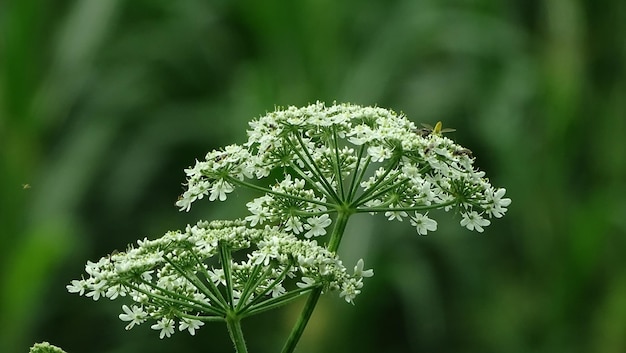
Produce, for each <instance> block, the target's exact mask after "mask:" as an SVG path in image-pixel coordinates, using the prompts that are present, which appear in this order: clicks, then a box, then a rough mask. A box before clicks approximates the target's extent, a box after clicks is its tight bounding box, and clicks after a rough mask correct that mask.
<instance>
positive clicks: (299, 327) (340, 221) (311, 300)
mask: <svg viewBox="0 0 626 353" xmlns="http://www.w3.org/2000/svg"><path fill="white" fill-rule="evenodd" d="M353 212H354V210H350V209H342V210H339V212H338V214H337V219H336V220H335V227H334V228H333V232H332V234H331V235H330V239H329V240H328V250H330V251H332V252H336V251H337V248H338V247H339V243H340V242H341V238H342V237H343V233H344V231H345V230H346V225H347V224H348V218H350V216H351V215H352V213H353ZM321 295H322V288H321V287H319V288H315V289H313V290H312V291H311V295H309V297H308V298H307V301H306V303H305V304H304V308H303V309H302V313H301V314H300V317H299V318H298V321H297V322H296V325H295V326H294V328H293V330H292V331H291V334H290V335H289V338H288V339H287V342H286V343H285V346H283V350H282V351H281V352H282V353H293V351H294V350H295V349H296V345H297V344H298V341H299V340H300V338H301V337H302V333H303V332H304V328H305V327H306V325H307V323H308V322H309V319H310V318H311V315H312V314H313V310H314V309H315V306H316V305H317V301H318V300H319V299H320V296H321Z"/></svg>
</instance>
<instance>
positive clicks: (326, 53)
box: [0, 0, 626, 353]
mask: <svg viewBox="0 0 626 353" xmlns="http://www.w3.org/2000/svg"><path fill="white" fill-rule="evenodd" d="M0 35H1V37H0V347H3V348H1V349H0V350H1V351H2V352H6V353H18V352H26V351H27V350H28V347H29V346H30V345H32V344H33V343H34V342H36V341H43V340H46V341H49V342H51V343H53V344H55V345H58V346H62V347H64V348H65V349H66V350H67V351H68V352H70V353H81V352H82V353H87V352H89V353H131V352H153V353H159V352H190V353H191V352H231V351H232V347H231V344H230V342H229V340H228V335H227V332H226V329H225V327H224V326H223V325H221V324H217V323H215V324H207V325H206V326H205V327H204V328H202V329H201V330H200V332H199V333H198V335H197V336H196V337H190V336H189V335H186V334H176V335H174V336H173V338H170V339H167V340H159V339H158V332H156V331H153V330H151V329H150V327H149V325H143V326H139V327H138V328H134V329H133V330H132V331H125V330H124V324H123V323H122V322H121V321H119V320H118V319H117V315H118V314H119V312H120V307H121V304H122V303H121V302H119V301H115V302H111V301H106V300H101V301H99V302H97V303H93V302H92V301H91V300H90V299H86V298H83V297H78V296H76V295H70V294H68V293H67V292H66V290H65V285H66V284H67V283H69V281H70V280H71V279H75V278H79V277H80V275H81V274H82V272H83V266H84V264H85V262H86V261H87V260H88V259H91V260H95V259H98V258H99V257H101V256H104V255H106V254H108V253H110V252H111V251H113V250H114V249H119V250H122V249H124V248H125V247H126V244H127V243H131V242H134V241H135V240H136V239H138V238H143V237H144V236H149V237H156V236H160V235H162V234H163V233H164V232H166V231H167V230H170V229H179V228H183V227H184V225H185V224H187V223H195V221H196V220H197V219H199V218H203V219H214V218H220V217H221V218H224V217H226V218H234V217H239V216H242V215H243V213H242V212H243V208H242V205H243V204H244V203H245V202H246V201H247V200H249V199H250V197H252V196H253V194H251V193H247V192H240V193H238V194H237V195H236V196H235V197H232V198H230V199H229V201H228V202H226V203H214V204H212V203H209V202H199V203H197V204H196V206H195V208H194V209H193V210H192V212H190V213H179V212H178V211H177V209H176V208H175V206H174V202H175V201H176V198H177V196H178V195H179V194H180V193H181V192H182V186H181V184H182V183H183V182H184V174H183V168H185V167H187V166H188V165H190V164H192V163H194V159H195V158H202V157H203V156H204V154H205V153H206V152H207V151H209V150H211V149H214V148H217V147H220V146H224V145H226V144H230V143H241V142H243V141H244V139H245V130H246V128H247V121H249V120H250V119H252V118H254V117H258V116H260V115H263V114H264V113H265V112H267V111H271V110H273V109H274V107H275V106H276V105H279V106H284V105H298V106H300V105H305V104H307V103H310V102H315V101H316V100H321V101H326V102H328V103H332V102H333V101H335V100H336V101H338V102H352V103H355V104H362V105H375V104H376V105H379V106H382V107H385V108H390V109H393V110H395V111H401V112H404V113H405V114H407V115H408V116H409V118H411V119H412V120H413V121H415V122H416V123H420V122H425V123H431V124H433V123H434V122H436V121H438V120H441V121H443V122H444V127H445V126H448V127H454V128H456V129H457V132H455V133H452V134H451V135H450V136H451V137H453V138H455V139H456V140H457V141H459V142H460V143H461V144H463V145H464V146H466V147H468V148H470V149H471V150H472V151H474V155H475V156H476V157H477V165H478V166H480V167H481V168H482V169H484V170H486V172H487V175H488V176H490V179H491V181H492V183H493V184H495V185H497V186H502V187H506V188H507V190H508V196H509V197H511V198H512V199H513V203H512V205H511V207H510V209H509V213H508V214H507V216H506V217H505V218H503V219H501V220H496V221H495V222H493V225H492V226H491V227H489V228H488V229H487V230H486V232H485V233H484V234H477V233H471V232H469V231H466V230H464V229H461V227H459V225H458V222H459V219H458V217H456V218H455V217H453V216H452V215H441V217H439V224H440V230H439V232H437V233H435V234H433V235H431V236H428V237H419V236H417V235H416V234H415V231H414V230H413V229H412V227H411V226H410V225H409V224H408V223H406V224H398V223H393V224H389V223H387V222H385V221H384V219H383V218H382V217H366V216H362V217H355V218H353V220H352V223H350V224H349V226H348V230H347V231H348V233H347V234H346V236H345V237H344V243H343V244H342V247H341V249H340V253H341V255H342V256H343V257H345V259H346V262H347V263H353V261H354V260H355V259H358V258H359V257H364V258H365V259H366V264H367V266H368V267H370V266H371V267H373V268H374V269H375V273H376V275H375V276H374V277H373V278H371V279H369V280H368V282H367V283H366V286H365V288H364V291H363V294H362V295H361V296H360V297H359V298H357V303H356V306H351V305H347V304H345V303H344V302H342V300H341V299H339V298H337V297H336V296H328V297H325V298H324V299H323V300H322V302H321V304H320V305H319V307H318V309H317V311H316V312H315V314H314V316H313V319H312V322H311V324H310V325H309V327H308V328H307V331H306V333H305V336H304V338H303V340H302V341H301V344H300V346H299V350H298V352H301V353H319V352H363V353H365V352H466V353H471V352H481V353H485V352H494V353H495V352H498V353H503V352H520V353H522V352H524V353H526V352H546V353H547V352H551V353H552V352H603V353H612V352H615V353H618V352H625V351H626V256H624V255H623V253H624V250H625V249H626V238H625V235H626V143H625V134H626V40H625V38H626V2H624V1H622V0H596V1H591V0H589V1H581V0H570V1H567V0H562V1H559V0H547V1H541V0H508V1H495V0H465V1H462V0H418V1H412V0H392V1H382V0H381V1H356V0H348V1H330V0H301V1H280V0H266V1H250V0H248V1H232V2H231V1H224V0H222V1H201V0H177V1H169V0H167V1H166V0H135V1H119V0H74V1H69V0H57V1H43V0H19V1H18V0H4V1H2V2H1V3H0ZM298 310H299V307H298V305H293V306H290V307H287V308H284V309H283V310H279V311H277V312H273V313H267V314H264V315H261V316H259V317H255V318H251V319H249V320H247V321H244V330H245V333H246V334H247V339H248V344H249V349H250V351H251V352H277V351H279V349H280V347H281V346H282V344H283V342H284V340H285V339H286V336H287V334H288V332H289V330H290V327H291V326H292V324H293V322H294V320H295V317H296V315H297V314H298Z"/></svg>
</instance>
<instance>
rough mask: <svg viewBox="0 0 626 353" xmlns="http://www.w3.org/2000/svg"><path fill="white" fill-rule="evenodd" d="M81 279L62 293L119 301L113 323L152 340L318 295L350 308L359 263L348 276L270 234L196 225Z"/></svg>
mask: <svg viewBox="0 0 626 353" xmlns="http://www.w3.org/2000/svg"><path fill="white" fill-rule="evenodd" d="M85 270H86V272H87V274H88V277H87V278H86V279H85V278H84V279H81V280H73V281H72V282H71V284H70V285H68V286H67V289H68V291H69V292H71V293H78V294H79V295H86V296H87V297H91V298H92V299H93V300H98V299H100V298H101V297H106V298H109V299H116V298H119V297H127V298H130V299H132V301H133V302H134V304H133V305H131V306H130V307H129V306H128V305H123V306H122V310H123V313H122V314H120V315H119V317H120V319H121V320H123V321H127V322H128V325H127V326H126V329H131V328H132V327H133V326H135V325H139V324H142V323H144V322H145V321H147V320H154V321H156V323H155V324H154V325H152V328H153V329H155V330H159V331H160V337H161V338H163V337H169V336H170V335H172V334H173V333H174V331H175V327H176V322H178V329H179V330H180V331H188V332H189V333H190V334H192V335H193V334H195V331H196V330H197V329H198V328H200V327H201V326H202V325H203V324H204V322H205V321H213V320H224V319H225V318H226V316H227V315H230V314H235V315H238V316H239V317H241V318H243V317H246V316H250V315H254V314H257V313H259V312H263V311H266V310H269V309H272V308H274V307H277V306H280V305H283V304H285V303H287V302H290V301H291V300H294V299H296V298H298V297H299V296H301V295H303V294H306V293H308V292H310V291H311V290H312V289H313V288H318V287H321V288H323V290H324V291H338V292H339V294H340V296H341V297H343V298H345V300H346V301H347V302H350V303H352V301H353V299H354V298H355V296H356V295H358V294H359V292H360V290H359V289H360V288H361V287H362V279H363V277H369V276H371V275H372V274H373V273H372V272H371V270H367V271H364V270H363V262H362V260H361V261H359V262H358V264H357V266H356V267H355V270H354V273H353V274H348V272H347V270H346V268H345V267H344V266H343V265H342V263H341V261H340V260H339V259H338V258H337V257H336V255H334V254H333V253H331V252H330V251H328V250H327V249H325V248H323V247H321V246H319V245H317V243H316V242H315V241H310V240H300V239H297V238H296V237H295V236H294V235H292V234H290V233H285V232H282V231H279V230H278V228H277V227H270V226H266V227H265V228H263V229H256V228H250V227H249V226H248V224H247V222H246V221H245V220H235V221H213V222H210V223H209V222H199V223H198V224H196V225H194V226H187V228H186V229H185V231H184V232H181V231H175V232H168V233H166V234H165V235H164V236H163V237H161V238H158V239H156V240H148V239H143V240H140V241H138V242H137V246H136V247H130V248H129V249H128V250H127V251H125V252H120V253H115V254H111V255H109V256H106V257H103V258H101V259H100V260H99V261H98V262H95V263H94V262H88V263H87V265H86V267H85Z"/></svg>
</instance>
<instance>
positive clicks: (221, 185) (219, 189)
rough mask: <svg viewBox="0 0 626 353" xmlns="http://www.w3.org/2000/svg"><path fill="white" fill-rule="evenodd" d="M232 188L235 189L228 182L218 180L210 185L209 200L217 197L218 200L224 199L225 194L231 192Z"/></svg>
mask: <svg viewBox="0 0 626 353" xmlns="http://www.w3.org/2000/svg"><path fill="white" fill-rule="evenodd" d="M233 190H235V188H234V187H233V186H232V185H231V184H230V183H228V182H227V181H224V180H220V181H218V182H216V183H215V184H213V186H211V189H210V191H211V195H210V196H209V201H215V200H218V199H219V200H220V201H224V200H226V198H227V197H226V194H229V193H231V192H233Z"/></svg>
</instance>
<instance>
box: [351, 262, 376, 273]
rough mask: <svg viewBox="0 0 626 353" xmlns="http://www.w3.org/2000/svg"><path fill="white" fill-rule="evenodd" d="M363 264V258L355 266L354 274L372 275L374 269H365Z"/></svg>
mask: <svg viewBox="0 0 626 353" xmlns="http://www.w3.org/2000/svg"><path fill="white" fill-rule="evenodd" d="M363 266H365V263H364V262H363V259H359V261H357V262H356V266H354V275H355V276H356V277H372V276H373V275H374V270H372V269H369V270H363Z"/></svg>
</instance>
